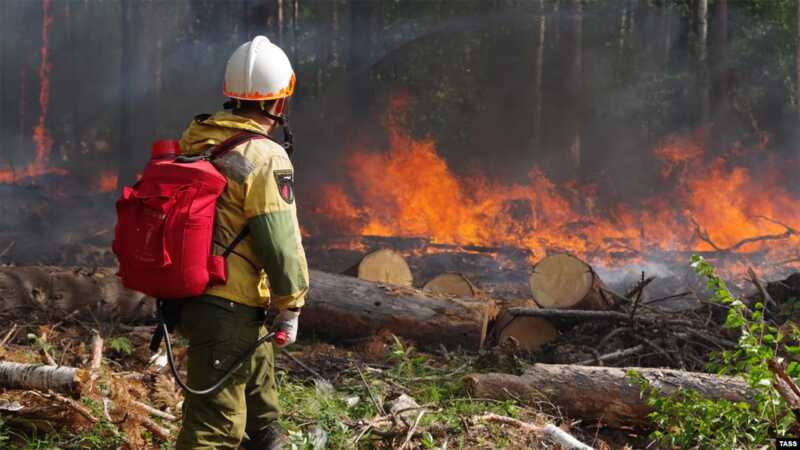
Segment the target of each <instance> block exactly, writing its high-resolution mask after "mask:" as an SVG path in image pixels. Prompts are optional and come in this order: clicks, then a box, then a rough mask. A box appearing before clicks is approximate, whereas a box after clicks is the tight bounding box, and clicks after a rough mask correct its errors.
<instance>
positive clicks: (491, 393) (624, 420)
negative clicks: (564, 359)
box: [464, 364, 752, 426]
mask: <svg viewBox="0 0 800 450" xmlns="http://www.w3.org/2000/svg"><path fill="white" fill-rule="evenodd" d="M628 370H631V369H630V368H614V367H587V366H572V365H561V364H552V365H551V364H535V365H533V367H531V368H530V369H528V370H527V371H526V372H525V373H524V374H523V375H521V376H517V375H510V374H504V373H486V374H472V375H467V376H466V377H465V378H464V382H465V384H466V387H467V390H468V391H469V392H470V394H471V395H473V396H474V397H480V398H491V399H497V400H509V399H515V400H521V401H523V402H525V403H529V404H532V405H533V404H536V405H539V404H541V402H542V401H543V400H545V401H550V402H552V403H553V404H554V405H555V406H558V407H559V408H560V409H561V411H562V413H563V414H564V415H565V416H567V417H572V418H579V419H586V420H600V421H602V422H603V423H605V424H608V425H611V426H624V425H647V424H648V419H647V414H648V413H649V412H650V408H649V407H648V406H647V399H646V398H645V397H643V396H642V395H641V390H640V388H639V386H638V385H637V384H635V383H634V382H632V381H631V379H630V377H629V375H628ZM634 370H636V371H637V372H639V373H640V374H641V375H642V376H643V377H644V378H645V379H646V380H647V381H648V382H649V383H650V384H651V385H652V386H654V387H656V388H657V389H659V390H660V391H661V392H662V393H664V394H669V393H672V392H675V391H676V390H677V389H691V390H694V391H697V392H698V393H699V394H700V395H701V396H702V397H704V398H707V399H713V400H717V399H726V400H730V401H734V402H742V401H744V402H748V401H750V399H751V398H752V397H751V393H750V392H749V391H748V387H747V383H746V382H745V381H744V380H743V379H741V378H738V377H723V376H717V375H712V374H706V373H697V372H684V371H680V370H672V369H649V368H635V369H634Z"/></svg>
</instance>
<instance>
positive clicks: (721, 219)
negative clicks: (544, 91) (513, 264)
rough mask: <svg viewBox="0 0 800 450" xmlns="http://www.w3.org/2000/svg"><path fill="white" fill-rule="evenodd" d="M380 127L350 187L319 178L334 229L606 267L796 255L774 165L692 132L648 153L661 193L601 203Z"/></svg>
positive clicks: (390, 124) (591, 195) (795, 213)
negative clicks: (499, 173) (466, 164)
mask: <svg viewBox="0 0 800 450" xmlns="http://www.w3.org/2000/svg"><path fill="white" fill-rule="evenodd" d="M401 103H402V102H401ZM386 126H387V131H388V135H389V149H388V151H387V152H385V153H376V152H369V151H365V150H356V151H354V152H352V153H351V154H350V156H349V157H348V158H347V161H346V166H347V168H348V170H349V173H350V175H351V176H350V180H349V181H350V182H349V185H350V186H351V187H352V191H353V195H348V194H347V193H346V191H345V190H344V189H343V188H342V187H341V186H338V185H328V186H325V187H324V188H323V189H322V190H321V197H320V198H321V199H323V200H322V201H321V204H319V205H316V206H315V207H313V208H312V210H313V214H314V216H315V218H319V217H322V219H323V220H326V221H329V222H331V223H334V224H335V225H336V231H337V232H339V233H341V232H343V231H344V232H346V233H351V234H360V235H378V236H424V237H429V238H430V239H431V240H432V242H434V243H448V244H458V245H483V246H498V245H507V246H514V247H519V248H524V249H529V250H532V251H533V253H534V258H535V259H538V258H540V257H542V256H543V255H545V254H547V253H549V252H552V251H569V252H572V253H575V254H578V255H581V256H583V257H585V258H587V259H589V260H590V261H593V262H596V263H597V262H599V263H602V264H604V265H606V266H615V265H619V264H625V263H630V262H634V261H640V260H642V259H644V258H646V257H647V256H648V255H650V254H653V253H660V254H680V255H681V258H683V259H682V261H685V258H686V256H687V255H685V253H688V252H715V253H717V254H721V253H732V254H743V255H754V254H763V255H764V256H768V257H769V260H770V261H773V262H774V261H778V260H785V259H793V258H796V256H794V257H793V256H792V255H791V248H792V247H794V248H797V244H798V243H800V238H798V236H796V235H795V232H794V228H793V227H794V226H795V225H797V224H800V209H798V208H797V207H796V205H797V199H796V198H794V197H793V196H792V195H791V194H790V193H789V192H788V191H787V190H786V189H785V187H783V186H782V184H781V178H780V177H779V176H778V174H779V173H780V171H779V170H778V167H775V166H776V165H774V164H773V165H772V167H767V169H766V172H768V173H769V176H763V177H760V178H758V179H755V178H754V174H753V173H752V170H751V169H748V168H747V167H745V166H743V165H740V164H738V165H737V164H736V163H735V162H734V161H731V160H732V159H733V157H734V156H737V155H738V156H740V155H739V154H740V153H741V152H738V153H737V152H733V154H732V155H728V158H729V159H731V160H726V159H725V158H723V157H718V158H715V159H713V160H712V161H710V162H708V163H706V162H704V156H705V154H704V146H703V143H702V142H703V141H704V140H705V132H703V131H701V132H698V133H695V134H693V135H691V136H689V137H671V138H670V139H667V140H665V142H664V144H663V145H661V146H659V147H658V148H656V149H655V150H654V151H653V154H654V156H655V157H656V159H657V160H659V161H660V162H661V164H662V169H661V174H662V176H663V177H664V178H665V179H667V180H668V181H669V183H666V184H668V185H670V186H672V188H671V189H670V190H668V191H667V192H663V193H661V194H659V195H658V196H654V197H651V198H646V199H644V200H642V201H640V202H638V203H637V204H635V205H634V204H626V203H621V204H618V205H616V206H613V207H607V208H602V207H599V206H598V205H600V204H601V203H600V202H599V201H598V200H599V199H598V197H597V193H596V192H595V191H594V189H593V188H592V187H591V186H580V185H577V184H576V183H566V184H563V185H557V184H555V183H553V182H552V181H551V180H550V179H548V178H547V176H545V175H544V173H542V172H541V171H540V170H539V169H538V168H537V167H533V168H531V170H530V172H529V174H528V180H527V182H526V183H523V184H502V183H499V182H496V181H495V180H491V179H488V178H486V177H484V176H481V175H473V176H470V177H459V176H457V175H456V174H454V173H453V172H452V171H451V170H450V168H449V167H448V166H447V163H446V162H445V161H444V160H443V159H442V158H441V157H440V156H439V155H438V154H437V152H436V145H435V143H434V142H433V141H432V140H431V139H421V140H418V139H414V138H412V137H410V136H409V135H408V134H407V133H405V132H404V131H403V130H402V128H401V127H400V126H399V124H398V122H397V120H395V119H393V118H391V117H390V118H389V119H388V120H387V121H386ZM678 175H679V176H678ZM323 229H325V230H326V231H327V232H331V231H330V229H327V228H324V227H323Z"/></svg>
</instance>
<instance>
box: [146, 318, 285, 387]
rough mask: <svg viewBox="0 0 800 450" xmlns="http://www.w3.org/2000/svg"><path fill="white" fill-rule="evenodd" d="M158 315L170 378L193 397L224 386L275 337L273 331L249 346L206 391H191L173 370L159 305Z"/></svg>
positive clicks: (167, 331) (167, 337)
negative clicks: (254, 354)
mask: <svg viewBox="0 0 800 450" xmlns="http://www.w3.org/2000/svg"><path fill="white" fill-rule="evenodd" d="M158 314H159V316H160V318H161V331H162V332H163V333H164V344H165V347H166V348H167V360H168V361H169V369H170V371H172V376H174V377H175V381H177V382H178V385H180V387H181V388H183V390H184V391H186V392H188V393H190V394H194V395H206V394H210V393H211V392H213V391H215V390H216V389H218V388H219V387H220V386H222V385H223V384H225V382H226V381H228V379H229V378H230V377H231V376H232V375H233V373H234V372H236V371H237V370H239V368H240V367H242V364H244V362H245V361H246V360H247V358H249V357H251V356H252V355H253V353H255V351H256V350H257V349H258V347H259V346H260V345H261V344H263V343H264V342H267V341H269V340H271V339H272V338H273V337H275V332H274V331H273V332H271V333H268V334H267V335H266V336H264V337H262V338H260V339H258V340H257V341H256V342H255V343H254V344H253V345H251V346H250V348H248V349H247V351H245V352H244V353H242V354H241V355H239V357H238V358H237V359H236V361H234V363H233V366H232V367H231V368H230V369H228V371H227V372H225V374H224V375H222V378H220V379H219V380H218V381H217V382H216V383H214V385H212V386H210V387H208V388H206V389H192V388H190V387H189V386H188V385H187V384H186V382H184V381H183V380H181V377H180V376H178V369H176V368H175V356H174V355H173V353H172V340H171V339H170V337H169V329H168V328H167V323H166V322H165V321H164V315H163V314H162V313H161V305H159V307H158Z"/></svg>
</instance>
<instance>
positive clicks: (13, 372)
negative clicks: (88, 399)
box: [0, 361, 87, 398]
mask: <svg viewBox="0 0 800 450" xmlns="http://www.w3.org/2000/svg"><path fill="white" fill-rule="evenodd" d="M86 379H87V375H86V373H85V371H83V370H81V369H76V368H74V367H63V366H45V365H42V364H21V363H15V362H9V361H0V388H3V389H35V390H38V391H48V390H51V391H55V392H59V393H62V394H66V395H70V396H72V397H73V398H79V397H80V395H81V387H82V383H83V382H84V381H85V380H86Z"/></svg>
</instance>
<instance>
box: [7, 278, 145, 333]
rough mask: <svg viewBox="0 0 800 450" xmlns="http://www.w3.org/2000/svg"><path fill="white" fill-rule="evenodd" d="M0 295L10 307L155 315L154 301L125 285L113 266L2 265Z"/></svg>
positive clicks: (121, 315) (102, 314) (115, 315)
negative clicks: (83, 269) (105, 267)
mask: <svg viewBox="0 0 800 450" xmlns="http://www.w3.org/2000/svg"><path fill="white" fill-rule="evenodd" d="M0 299H3V303H2V307H3V310H5V311H10V310H12V309H15V308H21V307H28V308H29V307H32V306H33V307H37V308H39V309H42V310H43V311H46V312H48V313H51V314H62V313H66V314H68V313H71V312H72V311H75V310H79V311H81V312H83V313H88V312H91V314H92V315H94V316H96V317H97V318H98V319H123V320H135V319H142V318H149V317H152V314H153V306H154V303H153V302H152V301H147V300H148V297H146V296H144V295H143V294H141V293H138V292H134V291H130V290H127V289H125V288H124V287H122V284H121V283H120V280H119V278H118V277H117V276H116V275H115V274H114V271H113V270H112V269H97V270H94V271H92V272H88V271H81V270H77V269H65V268H61V267H48V266H31V267H0Z"/></svg>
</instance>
